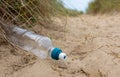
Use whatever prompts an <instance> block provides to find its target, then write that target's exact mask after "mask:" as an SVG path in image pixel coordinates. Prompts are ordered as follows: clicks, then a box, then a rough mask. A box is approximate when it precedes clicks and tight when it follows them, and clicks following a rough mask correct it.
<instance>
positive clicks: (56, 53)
mask: <svg viewBox="0 0 120 77" xmlns="http://www.w3.org/2000/svg"><path fill="white" fill-rule="evenodd" d="M60 53H62V50H61V49H60V48H54V49H53V50H52V53H51V57H52V59H55V60H59V55H60Z"/></svg>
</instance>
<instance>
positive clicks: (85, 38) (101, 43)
mask: <svg viewBox="0 0 120 77" xmlns="http://www.w3.org/2000/svg"><path fill="white" fill-rule="evenodd" d="M53 20H54V22H55V23H54V25H55V26H49V27H46V28H39V26H35V27H34V30H36V32H38V33H41V34H43V35H47V36H49V37H51V38H52V40H53V42H54V45H55V46H58V47H60V48H62V49H63V50H64V52H66V53H67V55H68V59H67V60H66V61H65V62H62V61H54V60H48V59H47V60H41V59H39V58H36V57H35V56H33V55H32V54H31V53H27V52H24V51H22V50H14V49H13V48H12V47H11V46H10V45H9V44H8V43H6V41H5V40H3V38H2V36H1V35H0V36H1V37H0V77H48V76H49V77H120V73H119V71H120V68H119V67H120V21H119V20H120V14H116V15H111V16H110V15H102V16H101V15H97V16H90V15H82V16H79V17H68V18H67V21H66V22H67V25H64V24H65V19H62V20H60V19H58V18H53Z"/></svg>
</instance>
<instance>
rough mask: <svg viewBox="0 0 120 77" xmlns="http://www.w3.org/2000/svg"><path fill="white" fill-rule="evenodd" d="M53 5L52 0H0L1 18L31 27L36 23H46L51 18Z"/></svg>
mask: <svg viewBox="0 0 120 77" xmlns="http://www.w3.org/2000/svg"><path fill="white" fill-rule="evenodd" d="M52 6H53V5H52V2H51V1H50V0H0V18H1V20H4V21H6V22H8V23H13V24H17V25H24V24H27V26H29V27H30V26H32V25H34V24H35V23H38V24H40V25H45V24H47V23H48V22H49V20H50V14H51V13H52ZM34 22H35V23H34Z"/></svg>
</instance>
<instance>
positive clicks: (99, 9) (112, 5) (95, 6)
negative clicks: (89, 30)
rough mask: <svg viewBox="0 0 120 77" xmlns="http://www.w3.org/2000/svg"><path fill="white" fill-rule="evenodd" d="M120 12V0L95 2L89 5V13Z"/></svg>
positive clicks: (99, 0)
mask: <svg viewBox="0 0 120 77" xmlns="http://www.w3.org/2000/svg"><path fill="white" fill-rule="evenodd" d="M119 11H120V0H95V1H94V2H92V3H90V4H89V8H88V10H87V13H94V14H96V13H111V12H119Z"/></svg>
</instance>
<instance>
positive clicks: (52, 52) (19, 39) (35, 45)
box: [9, 27, 66, 60]
mask: <svg viewBox="0 0 120 77" xmlns="http://www.w3.org/2000/svg"><path fill="white" fill-rule="evenodd" d="M12 32H13V34H12V36H9V40H10V41H11V42H12V43H14V44H15V45H17V46H19V47H20V48H22V49H24V50H26V51H30V52H32V53H33V54H35V55H36V56H38V57H40V58H47V57H51V58H52V59H54V60H59V59H61V60H66V54H65V53H63V52H62V50H61V49H60V48H56V47H54V46H53V45H52V42H51V40H50V39H49V38H48V37H45V36H41V35H38V34H36V33H34V32H32V31H27V30H26V29H22V28H19V27H14V28H13V29H12Z"/></svg>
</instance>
